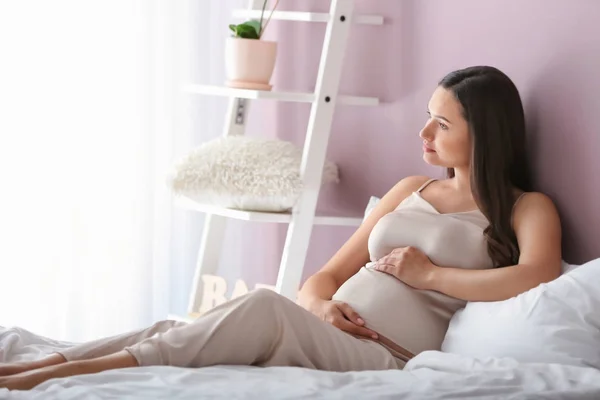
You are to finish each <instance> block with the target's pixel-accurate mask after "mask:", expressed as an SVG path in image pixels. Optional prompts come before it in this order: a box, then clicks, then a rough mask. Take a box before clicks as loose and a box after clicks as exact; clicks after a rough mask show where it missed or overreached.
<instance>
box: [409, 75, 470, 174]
mask: <svg viewBox="0 0 600 400" xmlns="http://www.w3.org/2000/svg"><path fill="white" fill-rule="evenodd" d="M427 108H428V110H427V111H428V114H429V119H428V120H427V123H426V124H425V126H424V127H423V129H422V130H421V132H420V133H419V136H420V137H421V138H422V139H423V159H424V160H425V162H427V163H428V164H431V165H436V166H441V167H445V168H461V167H468V166H469V165H470V162H471V137H470V135H469V125H468V123H467V121H466V120H465V118H464V117H463V114H462V106H461V104H460V102H459V101H458V100H457V99H456V97H454V93H452V91H450V90H447V89H444V88H443V87H441V86H439V87H438V88H437V89H436V90H435V92H433V95H432V96H431V100H429V105H428V107H427Z"/></svg>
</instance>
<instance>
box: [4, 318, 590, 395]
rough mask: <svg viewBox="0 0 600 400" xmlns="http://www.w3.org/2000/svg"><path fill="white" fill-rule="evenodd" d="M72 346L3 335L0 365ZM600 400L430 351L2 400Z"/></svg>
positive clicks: (584, 375)
mask: <svg viewBox="0 0 600 400" xmlns="http://www.w3.org/2000/svg"><path fill="white" fill-rule="evenodd" d="M68 346H71V344H70V343H64V342H58V341H53V340H50V339H47V338H44V337H41V336H38V335H35V334H33V333H31V332H28V331H26V330H24V329H20V328H10V329H6V328H1V327H0V362H15V361H22V360H31V359H36V358H40V357H43V356H44V355H46V354H49V353H52V352H53V351H55V350H57V349H60V348H65V347H68ZM204 398H207V399H350V398H363V399H365V398H368V399H392V398H402V399H432V400H435V399H465V398H470V399H499V398H501V399H522V398H536V399H599V398H600V370H596V369H593V368H583V367H574V366H567V365H559V364H533V363H519V362H517V361H516V360H514V359H510V358H503V359H500V358H488V359H474V358H471V357H464V356H460V355H456V354H448V353H442V352H437V351H428V352H424V353H421V354H419V355H418V356H417V357H415V358H414V359H413V360H411V361H410V362H409V363H408V364H407V366H406V368H405V369H404V370H403V371H395V370H390V371H362V372H346V373H336V372H324V371H313V370H308V369H304V368H295V367H270V368H258V367H249V366H214V367H210V368H201V369H187V368H176V367H143V368H130V369H122V370H114V371H105V372H103V373H100V374H93V375H82V376H76V377H69V378H63V379H54V380H50V381H47V382H45V383H43V384H41V385H39V386H38V387H36V388H35V389H34V390H32V391H29V392H21V391H13V392H9V391H8V390H6V389H0V399H190V400H191V399H204Z"/></svg>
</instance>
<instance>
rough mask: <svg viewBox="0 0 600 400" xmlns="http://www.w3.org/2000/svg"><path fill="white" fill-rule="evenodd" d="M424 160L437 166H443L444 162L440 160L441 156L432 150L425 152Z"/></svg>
mask: <svg viewBox="0 0 600 400" xmlns="http://www.w3.org/2000/svg"><path fill="white" fill-rule="evenodd" d="M423 160H424V161H425V162H426V163H427V164H429V165H433V166H435V167H440V166H442V163H441V162H440V159H439V157H438V156H437V154H436V153H434V152H432V153H423Z"/></svg>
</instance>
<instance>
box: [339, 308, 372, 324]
mask: <svg viewBox="0 0 600 400" xmlns="http://www.w3.org/2000/svg"><path fill="white" fill-rule="evenodd" d="M337 307H338V308H339V309H340V311H341V312H342V314H344V316H345V317H346V318H348V319H349V320H350V321H352V322H354V323H355V324H356V325H359V326H362V325H364V324H365V321H363V319H362V318H361V317H360V315H358V313H357V312H356V311H354V309H352V307H350V306H349V305H348V304H346V303H338V304H337Z"/></svg>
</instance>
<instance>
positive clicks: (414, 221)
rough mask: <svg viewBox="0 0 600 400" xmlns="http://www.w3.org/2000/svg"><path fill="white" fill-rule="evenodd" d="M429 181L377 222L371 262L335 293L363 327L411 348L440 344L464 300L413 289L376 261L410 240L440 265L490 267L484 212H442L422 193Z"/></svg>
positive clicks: (432, 347)
mask: <svg viewBox="0 0 600 400" xmlns="http://www.w3.org/2000/svg"><path fill="white" fill-rule="evenodd" d="M432 181H434V180H433V179H432V180H430V181H428V182H426V183H425V184H424V185H423V186H422V187H421V188H420V189H419V190H418V191H416V192H413V193H412V195H410V196H409V197H407V198H406V199H405V200H404V201H402V203H400V204H399V205H398V207H397V208H396V209H395V210H394V211H392V212H390V213H389V214H386V215H385V216H383V217H382V218H381V219H380V220H379V221H378V222H377V224H376V225H375V226H374V228H373V230H372V232H371V235H370V236H369V254H370V258H371V262H370V263H368V264H366V265H365V266H364V267H363V268H361V269H360V270H359V271H358V272H357V273H356V274H355V275H354V276H352V277H351V278H350V279H348V280H347V281H346V282H345V283H344V284H343V285H342V286H341V287H340V288H339V289H338V291H337V292H336V293H335V295H334V296H333V299H334V300H340V301H344V302H346V303H348V304H349V305H350V306H351V307H353V308H354V310H355V311H356V312H358V314H359V315H360V316H361V317H362V318H363V319H364V320H365V324H366V326H367V327H369V328H370V329H373V330H374V331H376V332H378V333H379V334H380V335H383V336H384V337H385V338H386V339H389V340H391V341H392V342H393V344H396V345H398V346H401V347H402V348H404V349H406V350H408V351H409V352H411V353H413V354H418V353H420V352H422V351H425V350H439V349H440V347H441V344H442V341H443V339H444V336H445V334H446V330H447V329H448V323H449V322H450V318H451V317H452V315H453V314H454V313H455V312H456V311H458V310H459V309H461V308H463V307H464V306H465V304H466V302H465V301H463V300H459V299H456V298H453V297H450V296H447V295H445V294H442V293H439V292H435V291H429V290H417V289H414V288H412V287H410V286H408V285H406V284H404V283H403V282H401V281H400V280H398V279H396V278H394V277H392V276H390V275H387V274H385V273H383V272H379V271H376V270H374V269H372V267H373V266H374V265H375V261H377V260H378V259H380V258H381V257H383V256H385V255H387V254H389V253H390V252H391V251H392V250H393V249H395V248H398V247H407V246H414V247H416V248H418V249H421V250H422V251H423V252H424V253H425V254H427V256H428V257H429V258H430V260H431V261H432V262H433V263H434V264H436V265H438V266H440V267H455V268H466V269H486V268H492V267H493V262H492V260H491V259H490V257H489V256H488V253H487V244H486V241H485V238H484V236H483V230H484V229H485V228H486V227H487V226H488V224H489V223H488V221H487V219H486V218H485V216H484V215H483V214H482V213H481V211H479V210H474V211H468V212H457V213H447V214H440V213H439V212H438V211H437V210H436V209H435V208H434V207H433V206H432V205H431V204H430V203H429V202H427V201H426V200H425V199H424V198H423V197H421V191H422V190H423V189H424V188H425V187H426V186H427V185H428V184H429V183H431V182H432Z"/></svg>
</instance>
